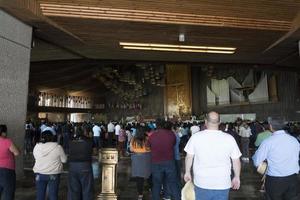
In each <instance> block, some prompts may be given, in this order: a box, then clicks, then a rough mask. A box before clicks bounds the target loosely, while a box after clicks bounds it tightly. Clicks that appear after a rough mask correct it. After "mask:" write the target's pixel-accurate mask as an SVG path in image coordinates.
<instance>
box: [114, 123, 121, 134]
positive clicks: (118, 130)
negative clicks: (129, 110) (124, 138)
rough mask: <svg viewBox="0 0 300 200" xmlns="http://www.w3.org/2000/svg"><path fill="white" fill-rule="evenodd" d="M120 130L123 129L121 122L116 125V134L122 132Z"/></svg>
mask: <svg viewBox="0 0 300 200" xmlns="http://www.w3.org/2000/svg"><path fill="white" fill-rule="evenodd" d="M120 130H121V126H120V125H119V124H117V125H116V126H115V135H119V134H120Z"/></svg>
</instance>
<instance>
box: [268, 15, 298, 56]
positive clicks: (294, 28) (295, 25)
mask: <svg viewBox="0 0 300 200" xmlns="http://www.w3.org/2000/svg"><path fill="white" fill-rule="evenodd" d="M299 30H300V11H299V12H298V14H297V15H296V17H295V18H294V20H293V22H292V27H291V29H290V31H289V32H287V33H286V34H285V35H283V36H282V37H281V38H279V39H278V40H276V41H275V42H274V43H273V44H271V45H270V46H268V48H266V49H265V50H264V51H263V53H266V52H267V51H269V50H271V49H273V48H274V47H276V46H278V45H279V44H280V43H282V42H284V41H285V40H287V39H289V38H290V37H292V36H293V35H294V34H296V33H297V32H298V31H299ZM299 39H300V38H299Z"/></svg>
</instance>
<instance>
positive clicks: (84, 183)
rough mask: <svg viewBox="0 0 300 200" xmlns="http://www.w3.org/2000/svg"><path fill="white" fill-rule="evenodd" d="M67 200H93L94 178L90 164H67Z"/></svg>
mask: <svg viewBox="0 0 300 200" xmlns="http://www.w3.org/2000/svg"><path fill="white" fill-rule="evenodd" d="M68 199H69V200H93V199H94V177H93V170H92V163H91V162H70V163H69V175H68Z"/></svg>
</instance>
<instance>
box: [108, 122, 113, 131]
mask: <svg viewBox="0 0 300 200" xmlns="http://www.w3.org/2000/svg"><path fill="white" fill-rule="evenodd" d="M114 130H115V125H114V124H113V123H111V122H109V124H108V125H107V132H109V133H111V132H114Z"/></svg>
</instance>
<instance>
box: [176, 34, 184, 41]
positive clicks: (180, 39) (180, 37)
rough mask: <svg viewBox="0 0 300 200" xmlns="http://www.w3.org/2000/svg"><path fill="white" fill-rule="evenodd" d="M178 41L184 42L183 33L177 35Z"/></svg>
mask: <svg viewBox="0 0 300 200" xmlns="http://www.w3.org/2000/svg"><path fill="white" fill-rule="evenodd" d="M178 40H179V42H184V41H185V35H184V33H180V34H179V38H178Z"/></svg>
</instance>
